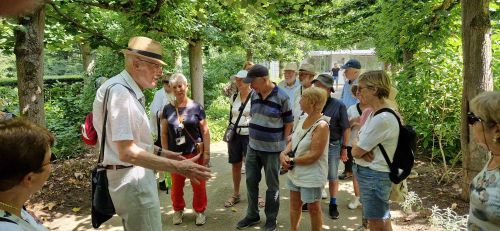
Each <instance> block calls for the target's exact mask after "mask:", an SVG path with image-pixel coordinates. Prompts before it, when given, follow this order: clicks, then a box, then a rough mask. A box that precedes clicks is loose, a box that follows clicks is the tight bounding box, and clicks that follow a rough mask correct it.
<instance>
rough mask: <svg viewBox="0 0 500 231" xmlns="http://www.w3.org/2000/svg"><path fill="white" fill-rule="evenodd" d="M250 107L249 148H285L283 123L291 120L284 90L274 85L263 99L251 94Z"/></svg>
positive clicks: (290, 111) (263, 150)
mask: <svg viewBox="0 0 500 231" xmlns="http://www.w3.org/2000/svg"><path fill="white" fill-rule="evenodd" d="M251 100H252V102H251V103H252V104H251V107H250V116H251V119H250V124H249V125H248V126H249V132H250V140H249V143H248V145H249V146H250V148H252V149H254V150H257V151H261V152H281V151H283V149H285V144H286V137H285V136H284V125H285V124H287V123H292V122H293V115H292V108H291V105H290V101H289V98H288V95H287V94H286V92H284V91H283V90H282V89H280V88H278V87H277V86H276V84H275V87H274V88H273V90H272V91H271V93H270V94H269V96H267V98H266V99H263V98H262V96H261V94H252V98H251Z"/></svg>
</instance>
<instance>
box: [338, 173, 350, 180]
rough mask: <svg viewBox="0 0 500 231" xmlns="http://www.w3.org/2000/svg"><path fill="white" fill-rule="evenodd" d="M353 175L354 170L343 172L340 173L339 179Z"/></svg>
mask: <svg viewBox="0 0 500 231" xmlns="http://www.w3.org/2000/svg"><path fill="white" fill-rule="evenodd" d="M351 177H352V172H343V173H342V174H340V176H339V179H341V180H347V179H349V178H351Z"/></svg>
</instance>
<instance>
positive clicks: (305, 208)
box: [302, 203, 309, 212]
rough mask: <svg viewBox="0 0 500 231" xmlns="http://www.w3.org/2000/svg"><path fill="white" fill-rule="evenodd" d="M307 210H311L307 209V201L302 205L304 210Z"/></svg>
mask: <svg viewBox="0 0 500 231" xmlns="http://www.w3.org/2000/svg"><path fill="white" fill-rule="evenodd" d="M307 211H309V209H307V203H304V204H303V205H302V212H307Z"/></svg>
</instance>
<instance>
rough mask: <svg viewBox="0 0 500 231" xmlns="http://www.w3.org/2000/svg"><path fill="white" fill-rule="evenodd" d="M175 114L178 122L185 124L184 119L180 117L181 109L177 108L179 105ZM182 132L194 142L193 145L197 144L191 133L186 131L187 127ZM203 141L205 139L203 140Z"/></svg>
mask: <svg viewBox="0 0 500 231" xmlns="http://www.w3.org/2000/svg"><path fill="white" fill-rule="evenodd" d="M175 113H176V114H177V120H178V121H179V123H181V124H182V123H184V119H183V117H182V119H181V117H179V108H178V107H177V105H175ZM182 130H184V131H186V133H187V134H188V136H189V138H190V139H191V141H193V144H196V140H195V139H194V138H193V136H191V133H189V131H188V130H187V129H186V127H183V128H182ZM201 139H202V140H203V138H201Z"/></svg>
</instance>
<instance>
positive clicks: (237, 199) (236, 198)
mask: <svg viewBox="0 0 500 231" xmlns="http://www.w3.org/2000/svg"><path fill="white" fill-rule="evenodd" d="M238 202H240V195H239V194H238V195H236V196H234V195H233V196H232V197H230V198H229V199H227V201H226V202H224V207H226V208H229V207H233V206H234V205H235V204H238Z"/></svg>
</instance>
